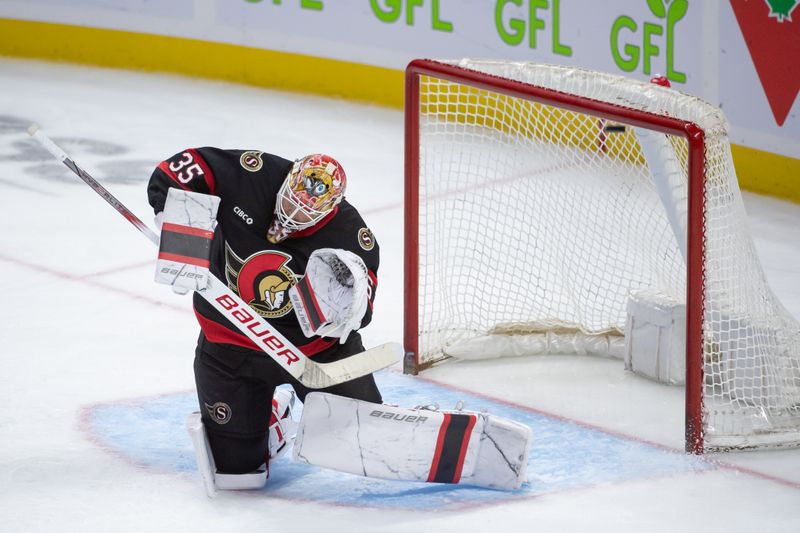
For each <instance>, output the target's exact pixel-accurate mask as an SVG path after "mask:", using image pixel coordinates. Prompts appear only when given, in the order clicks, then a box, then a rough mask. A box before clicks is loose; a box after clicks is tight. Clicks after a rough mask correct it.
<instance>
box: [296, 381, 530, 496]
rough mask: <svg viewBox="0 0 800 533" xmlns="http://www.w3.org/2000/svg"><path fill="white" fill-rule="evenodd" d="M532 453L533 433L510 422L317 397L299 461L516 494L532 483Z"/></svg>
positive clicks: (305, 421) (307, 416)
mask: <svg viewBox="0 0 800 533" xmlns="http://www.w3.org/2000/svg"><path fill="white" fill-rule="evenodd" d="M530 447H531V429H530V428H529V427H528V426H525V425H523V424H519V423H517V422H514V421H513V420H508V419H506V418H501V417H498V416H493V415H489V414H486V413H475V412H468V411H431V410H426V409H403V408H400V407H393V406H389V405H382V404H375V403H369V402H364V401H360V400H354V399H350V398H344V397H341V396H336V395H333V394H328V393H323V392H312V393H310V394H309V395H308V396H306V400H305V405H304V408H303V416H302V418H301V419H300V426H299V427H298V430H297V437H296V439H295V444H294V458H295V460H297V461H300V462H303V463H308V464H313V465H317V466H322V467H326V468H331V469H333V470H339V471H342V472H349V473H351V474H357V475H361V476H366V477H376V478H382V479H396V480H410V481H427V482H436V483H464V484H470V485H478V486H482V487H490V488H495V489H506V490H513V489H518V488H519V487H520V486H521V485H522V483H524V482H525V480H526V477H525V476H526V470H527V464H528V454H529V452H530Z"/></svg>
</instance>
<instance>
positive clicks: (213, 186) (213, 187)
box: [186, 148, 217, 194]
mask: <svg viewBox="0 0 800 533" xmlns="http://www.w3.org/2000/svg"><path fill="white" fill-rule="evenodd" d="M186 151H187V152H189V153H190V154H192V157H193V158H194V161H195V163H197V164H198V165H200V168H202V169H203V177H204V178H205V180H206V185H207V186H208V192H209V194H216V191H217V179H216V178H215V177H214V173H213V172H212V171H211V167H210V166H208V163H206V160H205V159H203V156H201V155H200V154H199V153H198V151H197V150H195V149H194V148H190V149H189V150H186Z"/></svg>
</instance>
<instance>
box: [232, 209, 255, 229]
mask: <svg viewBox="0 0 800 533" xmlns="http://www.w3.org/2000/svg"><path fill="white" fill-rule="evenodd" d="M233 212H234V213H236V214H237V215H238V216H239V218H241V219H242V220H244V221H245V222H246V223H247V224H248V225H252V224H253V218H252V217H250V216H249V215H248V214H247V213H245V212H244V210H243V209H242V208H241V207H239V206H238V205H237V206H236V207H234V208H233Z"/></svg>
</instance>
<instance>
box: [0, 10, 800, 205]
mask: <svg viewBox="0 0 800 533" xmlns="http://www.w3.org/2000/svg"><path fill="white" fill-rule="evenodd" d="M0 35H2V38H0V55H7V56H14V57H22V58H35V59H47V60H55V61H67V62H71V63H82V64H87V65H97V66H103V67H115V68H122V69H128V70H130V69H142V70H151V71H163V72H172V73H178V74H187V75H191V76H198V77H203V78H210V79H216V80H227V81H232V82H237V83H244V84H248V85H255V86H259V87H267V88H273V89H282V90H287V91H292V92H303V93H311V94H317V95H322V96H334V97H341V98H346V99H349V100H355V101H361V102H369V103H373V104H378V105H384V106H389V107H394V108H402V106H403V91H404V72H403V71H401V70H394V69H388V68H382V67H375V66H370V65H362V64H358V63H350V62H347V61H338V60H334V59H325V58H320V57H313V56H307V55H302V54H293V53H289V52H277V51H272V50H262V49H258V48H250V47H246V46H239V45H232V44H224V43H215V42H208V41H201V40H196V39H184V38H177V37H167V36H163V35H151V34H144V33H134V32H126V31H119V30H109V29H99V28H88V27H82V26H70V25H65V24H52V23H46V22H35V21H28V20H17V19H5V18H0ZM483 99H484V97H483V96H482V95H481V96H473V99H472V100H470V101H464V100H463V99H461V98H460V97H456V98H455V101H454V99H453V98H450V99H449V101H447V102H441V101H440V102H438V103H446V104H450V105H452V104H456V105H465V104H466V105H469V106H470V107H472V106H477V105H479V104H481V103H483ZM445 100H447V99H445ZM508 104H509V106H508V107H506V111H507V113H508V114H507V115H506V118H501V117H498V116H495V115H492V116H491V117H489V119H488V120H489V122H490V123H492V122H493V124H489V123H484V124H481V125H493V126H494V127H496V128H498V129H501V130H504V129H506V128H507V126H508V122H507V121H508V120H509V119H508V118H507V117H508V116H515V115H518V113H519V112H520V109H519V105H518V104H516V103H513V104H512V103H511V102H508ZM458 111H463V109H458ZM448 112H449V110H448ZM568 117H569V115H567V116H565V117H561V119H560V120H561V121H564V120H565V119H566V121H567V122H569V121H570V119H569V118H568ZM480 120H486V119H480ZM476 124H477V122H476ZM564 125H566V124H564ZM592 127H593V125H592V124H589V123H584V124H583V125H577V124H572V127H569V126H567V127H566V128H564V130H562V132H561V133H555V135H563V134H569V133H570V132H573V133H574V132H575V130H581V129H585V128H592ZM585 138H592V137H591V136H589V137H585ZM573 142H574V141H573ZM604 142H605V143H607V144H608V146H606V148H605V149H606V150H608V151H609V152H610V153H611V154H614V153H616V152H617V151H620V152H624V151H626V150H630V147H629V142H630V141H629V138H628V136H627V135H608V136H606V140H605V141H604ZM732 150H733V159H734V163H735V165H736V172H737V176H738V178H739V183H740V185H741V187H742V188H743V189H747V190H750V191H753V192H758V193H763V194H769V195H772V196H777V197H780V198H785V199H788V200H793V201H795V202H800V159H795V158H790V157H785V156H781V155H777V154H773V153H770V152H765V151H761V150H756V149H753V148H748V147H744V146H737V145H733V146H732ZM633 159H634V160H635V159H638V157H637V156H636V155H634V157H633Z"/></svg>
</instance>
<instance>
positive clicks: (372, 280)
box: [367, 269, 378, 311]
mask: <svg viewBox="0 0 800 533" xmlns="http://www.w3.org/2000/svg"><path fill="white" fill-rule="evenodd" d="M367 276H368V277H369V281H370V283H372V290H371V291H370V292H369V298H367V303H368V304H369V310H370V311H372V300H374V299H375V289H377V288H378V276H377V274H375V272H373V271H372V270H369V269H367Z"/></svg>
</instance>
